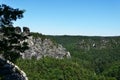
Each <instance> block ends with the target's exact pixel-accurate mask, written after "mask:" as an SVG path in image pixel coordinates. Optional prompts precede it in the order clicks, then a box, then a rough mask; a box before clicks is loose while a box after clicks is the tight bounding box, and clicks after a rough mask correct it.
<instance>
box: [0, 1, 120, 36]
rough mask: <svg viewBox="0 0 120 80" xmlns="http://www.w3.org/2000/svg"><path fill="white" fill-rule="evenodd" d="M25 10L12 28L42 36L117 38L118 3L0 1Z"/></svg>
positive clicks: (118, 24) (119, 20) (119, 33)
mask: <svg viewBox="0 0 120 80" xmlns="http://www.w3.org/2000/svg"><path fill="white" fill-rule="evenodd" d="M0 4H7V5H9V6H11V7H13V8H19V9H25V10H26V12H25V13H24V18H22V19H19V20H17V21H16V22H14V26H20V27H23V26H27V27H29V28H30V30H31V32H39V33H42V34H46V35H85V36H120V0H0Z"/></svg>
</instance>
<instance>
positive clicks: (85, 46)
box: [17, 34, 120, 80]
mask: <svg viewBox="0 0 120 80" xmlns="http://www.w3.org/2000/svg"><path fill="white" fill-rule="evenodd" d="M34 36H35V34H34ZM37 37H39V35H38V34H37ZM40 37H42V36H41V35H40ZM43 37H45V36H43ZM46 37H47V38H50V39H51V40H53V41H54V42H55V43H60V44H62V45H63V46H64V47H65V48H66V49H67V50H68V51H70V53H71V59H62V60H61V59H53V58H48V57H46V58H43V59H40V60H35V59H32V60H22V59H18V60H17V65H18V66H19V67H20V68H21V69H23V70H24V71H25V72H26V74H27V76H28V78H29V80H120V37H97V36H96V37H87V36H46Z"/></svg>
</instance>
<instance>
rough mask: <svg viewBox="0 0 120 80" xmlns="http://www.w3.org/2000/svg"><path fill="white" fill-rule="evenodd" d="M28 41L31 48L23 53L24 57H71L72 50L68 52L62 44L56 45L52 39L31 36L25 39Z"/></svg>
mask: <svg viewBox="0 0 120 80" xmlns="http://www.w3.org/2000/svg"><path fill="white" fill-rule="evenodd" d="M25 42H27V43H28V46H29V49H28V50H26V51H25V52H24V53H21V55H22V58H23V59H26V58H27V59H31V58H35V59H40V58H42V57H46V56H49V57H53V58H59V59H63V58H64V57H66V58H70V57H71V56H70V52H68V51H67V50H66V49H65V48H64V47H63V46H62V45H60V44H58V45H55V44H54V43H53V42H52V41H51V40H50V39H47V38H46V39H44V40H42V39H41V38H33V37H32V36H29V37H28V39H26V40H25Z"/></svg>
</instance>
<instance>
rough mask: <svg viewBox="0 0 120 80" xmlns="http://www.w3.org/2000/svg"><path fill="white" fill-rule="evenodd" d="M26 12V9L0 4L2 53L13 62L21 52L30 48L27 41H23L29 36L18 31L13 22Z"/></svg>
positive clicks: (0, 49) (0, 42) (0, 46)
mask: <svg viewBox="0 0 120 80" xmlns="http://www.w3.org/2000/svg"><path fill="white" fill-rule="evenodd" d="M24 12H25V11H24V10H19V9H14V8H11V7H10V6H7V5H5V4H2V5H0V34H1V35H0V36H1V38H0V53H1V54H2V56H3V57H4V58H5V59H8V60H10V61H12V62H15V61H16V59H17V58H19V57H20V52H24V51H25V50H26V49H28V46H27V43H26V42H23V43H21V41H23V40H25V39H26V38H27V37H26V36H24V35H23V34H22V33H21V32H19V33H16V28H15V27H13V22H12V21H16V20H17V19H21V18H23V13H24Z"/></svg>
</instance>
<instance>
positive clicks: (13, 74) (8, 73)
mask: <svg viewBox="0 0 120 80" xmlns="http://www.w3.org/2000/svg"><path fill="white" fill-rule="evenodd" d="M0 76H2V80H28V78H27V77H26V74H25V73H24V72H23V71H22V70H20V68H19V67H18V66H16V65H15V64H13V63H12V62H10V61H8V60H5V59H3V58H0Z"/></svg>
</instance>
